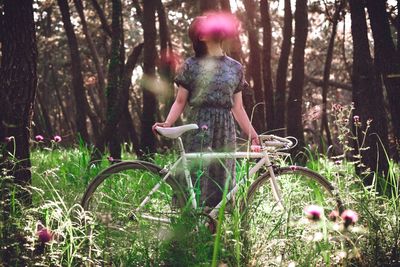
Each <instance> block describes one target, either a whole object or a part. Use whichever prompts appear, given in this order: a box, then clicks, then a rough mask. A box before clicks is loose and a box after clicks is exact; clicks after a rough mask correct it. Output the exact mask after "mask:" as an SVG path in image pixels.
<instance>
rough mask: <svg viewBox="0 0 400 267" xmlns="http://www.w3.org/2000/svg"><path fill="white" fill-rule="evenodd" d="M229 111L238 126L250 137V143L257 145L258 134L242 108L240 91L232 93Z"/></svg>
mask: <svg viewBox="0 0 400 267" xmlns="http://www.w3.org/2000/svg"><path fill="white" fill-rule="evenodd" d="M231 111H232V114H233V117H235V120H236V121H237V122H238V124H239V126H240V128H241V129H242V130H243V131H244V132H245V133H246V134H247V136H248V137H249V138H250V139H251V142H252V144H253V145H259V140H258V134H257V132H256V131H255V130H254V127H253V125H251V122H250V120H249V117H248V116H247V113H246V111H245V110H244V108H243V100H242V92H238V93H236V94H234V95H233V107H232V110H231Z"/></svg>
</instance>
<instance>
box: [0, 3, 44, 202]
mask: <svg viewBox="0 0 400 267" xmlns="http://www.w3.org/2000/svg"><path fill="white" fill-rule="evenodd" d="M32 5H33V3H32V1H28V0H26V1H19V2H16V1H13V0H4V15H3V25H4V28H6V29H7V31H4V32H3V35H2V43H1V54H2V58H1V67H0V94H1V97H0V111H1V112H0V122H1V123H0V142H4V140H5V138H6V137H11V136H12V137H13V138H14V140H11V141H10V142H8V143H7V146H6V149H5V150H4V152H3V154H2V158H1V161H0V164H3V163H6V161H7V159H8V153H11V154H12V155H13V156H14V157H15V159H16V161H14V162H13V163H12V164H13V165H14V166H12V170H11V169H10V171H11V174H12V175H13V176H14V181H15V182H16V183H17V184H19V185H21V186H27V185H29V184H30V183H31V172H30V160H29V138H30V136H29V133H30V127H31V119H32V111H33V103H34V99H35V93H36V87H37V76H36V59H37V51H36V37H35V24H34V20H33V8H32ZM26 200H27V201H26V202H27V203H29V202H30V197H27V199H26Z"/></svg>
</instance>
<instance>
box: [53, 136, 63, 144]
mask: <svg viewBox="0 0 400 267" xmlns="http://www.w3.org/2000/svg"><path fill="white" fill-rule="evenodd" d="M53 140H54V142H56V143H60V142H61V140H62V138H61V136H59V135H55V136H54V137H53Z"/></svg>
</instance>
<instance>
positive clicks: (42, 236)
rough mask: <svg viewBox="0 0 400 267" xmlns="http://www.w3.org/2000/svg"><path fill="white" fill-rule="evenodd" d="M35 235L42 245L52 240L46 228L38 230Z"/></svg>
mask: <svg viewBox="0 0 400 267" xmlns="http://www.w3.org/2000/svg"><path fill="white" fill-rule="evenodd" d="M36 235H37V236H38V238H39V241H40V242H42V243H47V242H50V241H51V240H53V233H52V232H51V231H50V230H49V229H47V228H46V227H43V228H40V229H39V230H38V231H37V232H36Z"/></svg>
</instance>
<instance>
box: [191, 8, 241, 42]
mask: <svg viewBox="0 0 400 267" xmlns="http://www.w3.org/2000/svg"><path fill="white" fill-rule="evenodd" d="M197 19H198V20H199V21H198V23H195V24H196V25H195V29H194V31H195V32H196V33H197V35H198V37H199V38H200V39H202V38H204V39H207V38H211V39H216V40H223V39H229V38H235V37H236V36H238V34H239V30H240V22H239V20H238V19H237V18H236V17H235V16H234V15H233V14H231V13H229V12H208V13H205V14H204V16H201V17H198V18H197Z"/></svg>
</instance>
